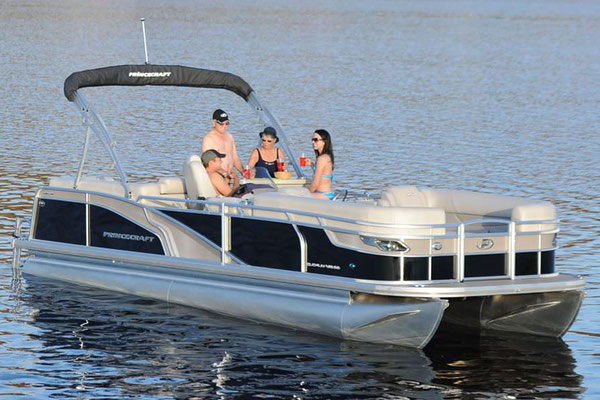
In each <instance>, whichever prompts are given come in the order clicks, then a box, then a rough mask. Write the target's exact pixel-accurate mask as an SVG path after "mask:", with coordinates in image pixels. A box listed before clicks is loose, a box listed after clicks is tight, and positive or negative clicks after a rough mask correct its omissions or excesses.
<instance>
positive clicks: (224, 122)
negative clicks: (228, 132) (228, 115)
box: [217, 121, 229, 126]
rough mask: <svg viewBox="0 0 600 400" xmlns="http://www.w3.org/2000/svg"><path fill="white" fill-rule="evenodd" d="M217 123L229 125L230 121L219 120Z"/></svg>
mask: <svg viewBox="0 0 600 400" xmlns="http://www.w3.org/2000/svg"><path fill="white" fill-rule="evenodd" d="M217 124H219V125H221V126H223V125H225V126H227V125H229V121H223V122H219V121H217Z"/></svg>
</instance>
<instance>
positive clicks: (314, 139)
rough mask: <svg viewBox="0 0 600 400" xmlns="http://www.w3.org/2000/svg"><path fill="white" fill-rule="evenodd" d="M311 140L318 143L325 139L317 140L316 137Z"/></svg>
mask: <svg viewBox="0 0 600 400" xmlns="http://www.w3.org/2000/svg"><path fill="white" fill-rule="evenodd" d="M311 140H312V141H313V142H318V141H319V140H323V139H317V138H315V137H314V138H312V139H311Z"/></svg>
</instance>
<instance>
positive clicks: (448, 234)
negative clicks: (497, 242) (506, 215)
mask: <svg viewBox="0 0 600 400" xmlns="http://www.w3.org/2000/svg"><path fill="white" fill-rule="evenodd" d="M143 198H144V199H147V200H155V201H156V200H163V201H164V200H165V199H164V197H157V196H143ZM171 200H172V201H178V202H181V203H184V204H192V205H193V207H194V208H196V209H195V210H193V209H190V210H189V211H191V212H199V213H203V214H211V215H219V216H220V217H221V218H222V225H221V226H222V231H221V235H222V238H221V239H222V246H221V258H222V261H223V262H224V263H226V262H229V260H230V259H231V256H230V254H229V250H228V249H229V247H230V246H229V245H230V232H229V230H230V227H231V225H230V223H229V222H230V218H232V217H235V218H246V219H257V220H262V221H271V222H279V223H281V222H286V223H289V224H291V225H293V226H294V227H295V226H297V225H301V226H307V227H313V228H319V229H323V230H325V231H333V232H339V233H349V234H355V235H360V236H367V237H373V236H376V237H377V239H399V240H401V241H406V240H409V239H417V240H419V239H421V240H422V239H428V240H430V241H431V242H432V243H435V241H436V240H441V239H454V240H456V247H455V249H456V251H455V252H454V256H455V257H456V261H455V274H454V276H455V280H456V281H458V282H463V281H464V280H465V257H466V255H467V253H466V252H465V242H466V240H467V239H469V238H481V239H482V243H485V241H489V240H490V238H494V237H507V236H508V246H507V249H506V251H499V252H498V253H502V254H506V256H507V259H506V273H505V274H503V275H499V276H503V277H508V278H509V279H511V280H514V279H515V277H516V276H517V275H516V254H517V246H516V244H517V237H519V236H526V235H537V236H538V248H537V252H538V263H537V264H538V273H539V272H540V266H541V254H540V251H542V242H541V238H542V235H548V234H556V233H558V232H559V229H558V220H557V219H550V220H529V221H512V220H508V219H503V218H479V219H473V220H468V221H463V222H450V223H444V224H390V223H381V222H373V221H365V220H360V219H353V218H347V217H340V216H333V215H325V214H320V213H315V212H311V211H303V210H295V209H294V210H286V209H282V208H278V207H269V206H261V205H254V204H252V203H249V202H246V201H241V202H234V203H229V202H223V201H218V200H189V199H171ZM211 208H212V210H211ZM159 209H160V208H159ZM255 211H263V212H271V213H278V214H279V215H280V216H281V218H274V217H268V216H262V215H261V216H256V215H253V214H254V212H255ZM299 216H301V217H312V220H311V221H312V222H311V221H307V220H306V219H305V220H301V221H299V220H298V217H299ZM332 222H336V223H341V224H348V225H352V226H356V227H357V229H350V228H344V227H341V226H337V225H336V224H333V223H332ZM478 224H485V225H488V226H490V225H492V226H506V229H502V231H496V232H491V231H486V232H480V231H475V232H469V227H470V226H473V225H478ZM343 226H346V225H343ZM518 226H528V227H529V228H528V229H524V230H522V231H519V230H518V229H517V227H518ZM361 228H385V229H386V230H402V231H404V232H406V231H411V230H414V231H415V233H413V234H406V233H402V234H400V235H399V234H397V233H396V234H394V233H387V234H386V233H382V234H373V233H372V231H369V230H368V229H361ZM532 228H535V229H532ZM441 229H443V232H444V233H443V234H440V233H437V232H439V231H440V230H441ZM423 230H428V231H429V233H428V234H426V233H423ZM399 255H401V256H405V255H404V254H399ZM428 256H429V257H432V256H434V254H433V251H432V250H430V254H429V255H428ZM409 257H410V256H409ZM305 264H306V260H303V262H302V265H303V266H304V265H305ZM302 270H303V271H306V268H305V267H303V269H302ZM468 279H476V278H468Z"/></svg>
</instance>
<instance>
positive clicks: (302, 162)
mask: <svg viewBox="0 0 600 400" xmlns="http://www.w3.org/2000/svg"><path fill="white" fill-rule="evenodd" d="M300 166H301V167H306V157H305V156H304V154H302V155H301V156H300Z"/></svg>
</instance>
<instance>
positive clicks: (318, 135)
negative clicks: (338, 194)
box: [306, 129, 335, 200]
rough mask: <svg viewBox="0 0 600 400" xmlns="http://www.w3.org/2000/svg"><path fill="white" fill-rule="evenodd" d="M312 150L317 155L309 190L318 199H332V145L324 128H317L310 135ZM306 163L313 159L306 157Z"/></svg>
mask: <svg viewBox="0 0 600 400" xmlns="http://www.w3.org/2000/svg"><path fill="white" fill-rule="evenodd" d="M312 145H313V150H314V151H315V156H316V157H317V165H316V167H315V175H314V177H313V181H312V183H311V184H310V187H309V190H310V191H311V192H312V194H313V196H315V197H317V198H319V199H325V200H333V198H334V197H335V192H334V191H333V190H332V189H331V182H332V181H333V167H334V159H333V145H332V143H331V135H330V134H329V132H327V131H326V130H325V129H317V130H316V131H315V133H313V137H312ZM306 161H307V164H308V165H313V161H312V160H310V159H307V160H306Z"/></svg>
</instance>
